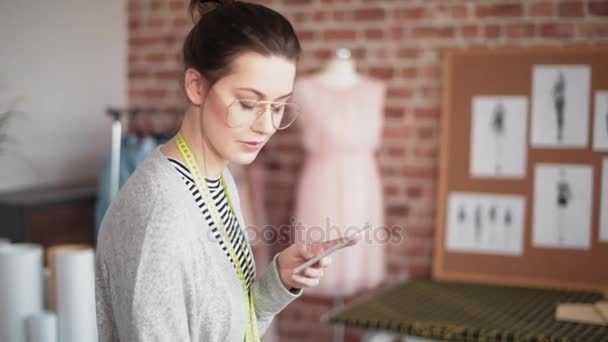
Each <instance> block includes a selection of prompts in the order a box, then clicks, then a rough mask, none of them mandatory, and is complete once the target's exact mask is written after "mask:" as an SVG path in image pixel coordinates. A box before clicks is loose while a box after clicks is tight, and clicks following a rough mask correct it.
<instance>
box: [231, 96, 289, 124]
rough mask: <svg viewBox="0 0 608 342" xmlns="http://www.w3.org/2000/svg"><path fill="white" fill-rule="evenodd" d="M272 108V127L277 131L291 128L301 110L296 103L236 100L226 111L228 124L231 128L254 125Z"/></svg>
mask: <svg viewBox="0 0 608 342" xmlns="http://www.w3.org/2000/svg"><path fill="white" fill-rule="evenodd" d="M267 105H268V106H269V107H270V117H271V120H272V125H273V126H274V128H276V129H277V130H281V129H285V128H287V127H289V126H290V125H291V124H292V123H293V122H294V121H295V120H296V118H297V117H298V115H299V112H300V109H299V107H298V105H296V104H295V103H288V102H275V101H261V100H234V101H233V102H232V103H231V104H230V105H229V106H228V109H227V111H226V122H227V124H228V126H230V127H233V128H234V127H241V126H250V125H252V124H253V123H254V122H255V121H256V120H257V119H258V118H259V117H260V115H262V114H264V113H266V112H267V108H266V106H267Z"/></svg>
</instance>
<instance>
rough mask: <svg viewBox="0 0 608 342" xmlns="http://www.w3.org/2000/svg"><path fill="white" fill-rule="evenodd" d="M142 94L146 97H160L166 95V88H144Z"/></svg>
mask: <svg viewBox="0 0 608 342" xmlns="http://www.w3.org/2000/svg"><path fill="white" fill-rule="evenodd" d="M142 95H143V96H144V97H147V98H160V97H164V96H166V95H167V90H166V89H152V88H149V89H144V91H143V93H142Z"/></svg>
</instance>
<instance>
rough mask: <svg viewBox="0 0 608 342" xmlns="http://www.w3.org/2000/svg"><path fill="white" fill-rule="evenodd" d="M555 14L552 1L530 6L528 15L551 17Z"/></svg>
mask: <svg viewBox="0 0 608 342" xmlns="http://www.w3.org/2000/svg"><path fill="white" fill-rule="evenodd" d="M553 14H554V5H553V2H552V1H546V0H543V1H535V2H532V3H530V4H529V5H528V15H529V16H530V17H535V18H536V17H551V16H553Z"/></svg>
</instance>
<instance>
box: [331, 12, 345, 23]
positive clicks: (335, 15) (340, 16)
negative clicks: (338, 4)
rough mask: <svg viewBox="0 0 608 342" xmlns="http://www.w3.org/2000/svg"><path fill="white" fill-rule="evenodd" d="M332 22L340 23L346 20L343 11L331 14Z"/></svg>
mask: <svg viewBox="0 0 608 342" xmlns="http://www.w3.org/2000/svg"><path fill="white" fill-rule="evenodd" d="M332 16H333V18H334V20H338V21H342V20H344V19H345V18H346V12H344V11H334V12H333V13H332Z"/></svg>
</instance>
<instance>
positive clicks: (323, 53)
mask: <svg viewBox="0 0 608 342" xmlns="http://www.w3.org/2000/svg"><path fill="white" fill-rule="evenodd" d="M333 55H334V52H333V51H332V50H329V49H319V50H316V51H315V52H314V56H315V58H317V59H329V58H330V57H332V56H333Z"/></svg>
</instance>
